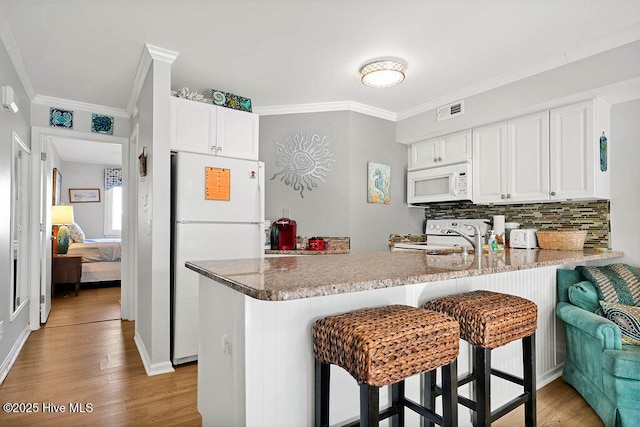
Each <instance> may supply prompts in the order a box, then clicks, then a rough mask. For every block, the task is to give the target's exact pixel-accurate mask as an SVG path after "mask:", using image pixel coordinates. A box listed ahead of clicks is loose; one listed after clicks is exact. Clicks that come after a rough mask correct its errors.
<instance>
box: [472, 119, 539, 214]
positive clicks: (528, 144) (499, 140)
mask: <svg viewBox="0 0 640 427" xmlns="http://www.w3.org/2000/svg"><path fill="white" fill-rule="evenodd" d="M472 145H473V201H474V202H475V203H518V202H530V201H543V200H549V114H548V112H546V111H545V112H543V113H537V114H533V115H530V116H525V117H521V118H518V119H514V120H510V121H508V122H502V123H497V124H494V125H490V126H485V127H482V128H477V129H474V130H473V144H472Z"/></svg>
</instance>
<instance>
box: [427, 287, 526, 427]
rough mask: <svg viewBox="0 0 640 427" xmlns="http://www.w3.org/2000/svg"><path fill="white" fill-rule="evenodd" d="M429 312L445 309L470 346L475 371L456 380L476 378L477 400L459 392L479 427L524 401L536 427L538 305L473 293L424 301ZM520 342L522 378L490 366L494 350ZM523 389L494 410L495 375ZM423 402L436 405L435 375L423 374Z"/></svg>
mask: <svg viewBox="0 0 640 427" xmlns="http://www.w3.org/2000/svg"><path fill="white" fill-rule="evenodd" d="M423 307H424V308H426V309H427V310H434V311H439V312H442V313H446V314H448V315H449V316H451V317H453V318H455V319H456V320H457V321H458V323H459V324H460V336H461V338H462V339H463V340H465V341H467V342H468V343H469V344H471V345H472V353H473V368H472V372H471V373H470V374H469V375H468V376H466V377H465V378H462V379H460V380H459V381H458V386H459V387H460V386H463V385H465V384H467V383H469V382H472V381H475V383H474V391H473V400H470V399H467V398H464V397H462V396H458V401H459V402H460V404H462V405H464V406H466V407H467V408H469V409H471V410H472V411H473V414H474V420H473V423H474V425H475V426H476V427H480V426H490V425H491V422H493V421H495V420H497V419H498V418H500V417H502V416H503V415H505V414H507V413H509V412H511V411H512V410H513V409H515V408H517V407H518V406H520V405H522V404H523V403H524V405H525V410H524V412H525V425H526V426H527V427H532V426H535V425H536V349H535V331H536V328H537V319H538V307H537V306H536V305H535V303H533V302H531V301H529V300H527V299H524V298H520V297H516V296H513V295H507V294H501V293H497V292H490V291H474V292H467V293H463V294H459V295H451V296H448V297H443V298H437V299H434V300H431V301H429V302H427V303H426V304H424V306H423ZM520 339H521V340H522V350H523V372H524V375H523V377H524V378H518V377H516V376H514V375H511V374H509V373H506V372H502V371H499V370H496V369H491V350H492V349H494V348H497V347H501V346H503V345H506V344H508V343H510V342H512V341H516V340H520ZM492 374H493V375H495V376H497V377H500V378H502V379H505V380H507V381H510V382H513V383H516V384H519V385H521V386H523V387H524V393H523V394H521V395H520V396H518V397H516V398H514V399H512V400H510V401H509V402H507V403H506V404H504V405H503V406H501V407H500V408H499V409H496V410H495V411H493V412H491V375H492ZM423 380H424V389H425V394H424V396H423V398H424V400H423V404H424V405H425V406H426V407H427V408H433V405H434V403H435V397H436V396H437V395H438V394H439V390H438V388H437V387H436V386H435V378H434V376H433V375H424V376H423Z"/></svg>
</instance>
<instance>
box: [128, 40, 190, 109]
mask: <svg viewBox="0 0 640 427" xmlns="http://www.w3.org/2000/svg"><path fill="white" fill-rule="evenodd" d="M178 55H180V54H179V53H178V52H174V51H172V50H168V49H164V48H161V47H158V46H153V45H151V44H149V43H147V44H145V45H144V49H143V50H142V57H141V58H140V62H139V63H138V69H137V70H136V77H135V79H134V80H133V86H132V88H131V93H130V94H129V99H128V100H127V107H126V111H127V113H129V115H130V116H132V115H134V113H135V111H134V110H135V106H136V103H137V102H138V97H140V92H141V91H142V86H143V85H144V81H145V79H146V78H147V74H148V73H149V68H151V63H152V62H153V61H162V62H166V63H169V64H173V61H175V60H176V58H177V57H178Z"/></svg>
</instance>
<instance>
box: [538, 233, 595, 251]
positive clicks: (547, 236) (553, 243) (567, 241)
mask: <svg viewBox="0 0 640 427" xmlns="http://www.w3.org/2000/svg"><path fill="white" fill-rule="evenodd" d="M536 236H537V238H538V246H540V249H557V250H563V251H581V250H582V249H583V248H584V239H585V238H586V237H587V231H586V230H575V231H537V232H536Z"/></svg>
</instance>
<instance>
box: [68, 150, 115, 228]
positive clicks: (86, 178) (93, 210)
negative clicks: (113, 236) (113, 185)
mask: <svg viewBox="0 0 640 427" xmlns="http://www.w3.org/2000/svg"><path fill="white" fill-rule="evenodd" d="M119 167H120V166H118V165H96V164H92V163H78V162H62V166H61V167H60V173H61V174H62V203H64V204H71V205H72V206H73V215H74V218H75V222H76V223H77V224H78V225H79V226H80V227H81V228H82V230H83V231H84V234H85V237H87V238H100V237H104V205H105V192H104V191H105V190H104V170H105V168H119ZM70 188H97V189H99V190H100V202H92V203H70V201H69V189H70Z"/></svg>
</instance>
